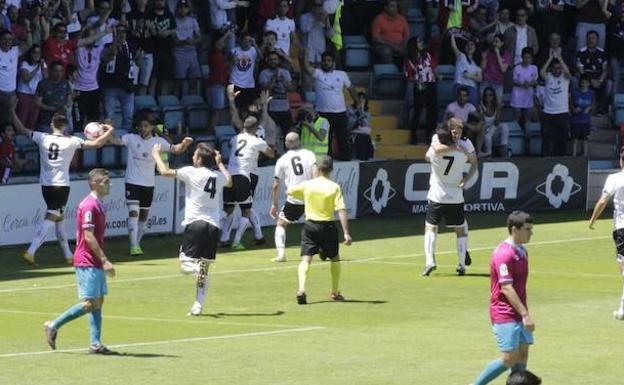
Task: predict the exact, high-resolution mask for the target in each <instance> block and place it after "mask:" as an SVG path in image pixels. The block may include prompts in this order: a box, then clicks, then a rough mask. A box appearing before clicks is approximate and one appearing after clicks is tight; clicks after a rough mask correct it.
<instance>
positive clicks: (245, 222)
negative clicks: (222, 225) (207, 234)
mask: <svg viewBox="0 0 624 385" xmlns="http://www.w3.org/2000/svg"><path fill="white" fill-rule="evenodd" d="M250 225H251V223H250V222H249V219H247V217H240V221H238V228H237V229H236V234H234V242H232V243H233V244H237V243H240V241H241V238H243V234H245V231H246V230H247V228H248V227H249V226H250Z"/></svg>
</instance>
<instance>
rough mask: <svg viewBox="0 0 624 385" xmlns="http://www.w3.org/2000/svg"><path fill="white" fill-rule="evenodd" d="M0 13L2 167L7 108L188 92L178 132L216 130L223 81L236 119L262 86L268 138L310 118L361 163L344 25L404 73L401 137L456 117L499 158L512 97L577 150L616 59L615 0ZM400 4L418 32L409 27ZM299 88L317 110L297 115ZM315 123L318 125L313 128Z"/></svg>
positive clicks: (193, 4) (20, 4)
mask: <svg viewBox="0 0 624 385" xmlns="http://www.w3.org/2000/svg"><path fill="white" fill-rule="evenodd" d="M0 8H1V9H2V14H1V17H0V30H1V32H0V111H2V113H0V127H2V129H1V130H0V132H1V133H2V143H4V144H3V145H0V155H3V156H0V158H2V159H0V162H2V163H0V168H2V167H4V169H6V168H7V167H13V168H14V169H15V170H14V172H16V171H19V170H18V169H19V167H18V166H19V163H20V162H19V159H18V158H19V156H13V158H11V159H13V160H11V161H9V160H8V159H9V158H8V155H7V154H6V152H8V150H7V149H6V148H5V149H4V150H3V148H4V147H8V146H9V144H8V143H7V142H11V141H12V139H10V137H11V135H12V134H11V133H10V132H9V131H11V130H10V128H9V126H10V124H11V115H12V114H10V113H4V112H5V111H10V110H11V109H16V112H17V116H18V117H19V119H20V120H21V122H22V123H23V124H24V125H25V126H26V127H27V128H29V129H34V130H40V131H49V130H50V127H49V123H50V118H51V116H52V114H54V113H55V112H62V113H63V114H65V115H66V116H68V117H70V119H69V120H70V122H71V127H70V129H71V130H74V131H76V132H80V131H81V128H82V127H83V126H84V125H85V124H86V123H87V122H90V121H104V120H110V121H114V120H115V119H116V118H117V117H116V115H117V116H120V118H119V119H118V120H119V121H118V122H116V126H117V127H116V128H117V129H118V130H122V131H121V132H129V131H132V130H133V125H134V117H135V116H136V115H137V113H138V111H134V109H135V96H143V95H151V96H153V97H154V98H155V100H161V98H162V97H163V96H169V95H174V96H175V97H177V100H179V101H181V100H182V98H183V96H185V95H201V100H202V101H203V102H205V103H206V104H207V106H208V108H209V110H210V114H209V119H208V120H207V121H206V122H205V127H204V128H203V130H201V132H191V134H198V135H214V134H215V130H214V129H215V127H217V126H218V125H220V124H221V122H223V121H224V120H225V121H227V119H228V118H229V116H230V115H231V114H230V113H228V111H227V110H228V109H230V108H231V106H230V104H229V103H228V95H227V92H226V89H227V87H228V85H230V84H233V85H234V92H235V100H234V101H235V108H236V109H238V110H239V111H242V112H243V113H244V114H246V113H248V110H249V108H251V110H256V111H260V110H261V109H263V108H264V107H265V106H262V105H261V101H260V100H259V99H258V98H259V96H260V91H262V90H268V91H269V93H270V99H269V100H267V101H266V103H268V106H266V107H268V114H269V116H270V119H269V123H267V125H268V126H269V127H263V128H264V129H265V130H266V131H267V133H266V134H267V135H268V137H270V138H274V139H272V140H271V144H272V145H274V146H276V147H277V148H281V146H280V144H281V141H283V137H284V136H285V134H286V133H287V132H288V131H290V130H297V131H300V130H301V129H302V127H303V126H306V127H307V126H309V127H311V128H310V132H312V133H313V135H311V138H312V139H311V140H313V141H315V143H313V145H315V146H325V148H327V151H328V152H329V153H330V154H331V155H333V156H334V157H336V158H337V159H339V160H348V159H352V158H354V157H357V158H358V159H369V158H371V157H372V156H373V153H372V151H373V148H372V144H371V137H370V133H371V127H370V114H369V113H368V110H367V104H368V97H369V96H368V95H366V94H365V93H361V94H358V93H357V91H356V89H355V88H354V87H353V85H352V82H351V80H350V79H349V76H348V75H347V73H346V72H343V71H341V70H340V69H344V63H343V61H344V58H343V54H344V47H343V45H344V44H343V36H345V35H363V36H365V37H366V39H367V41H368V43H369V44H370V55H371V57H372V58H373V60H372V62H373V63H375V64H389V65H393V64H394V65H395V66H396V67H397V69H399V70H400V71H402V72H403V73H404V74H405V87H404V88H405V96H404V99H405V108H404V112H403V122H402V126H403V127H402V128H406V129H410V130H411V132H412V135H411V141H412V143H413V144H417V143H423V144H426V143H428V141H429V139H430V136H431V134H432V132H433V130H434V129H435V127H436V125H437V124H439V123H440V122H444V121H445V120H447V119H448V118H449V117H450V116H454V117H458V118H460V119H461V120H462V121H463V122H464V123H465V126H466V133H467V135H468V136H469V137H470V138H471V139H472V140H473V142H474V143H475V146H476V149H477V151H478V154H479V155H480V156H507V155H508V150H507V140H508V136H509V127H507V125H506V124H505V122H504V121H503V119H502V115H503V112H504V109H505V108H513V111H514V117H513V118H514V119H513V120H515V121H518V122H519V124H520V127H521V128H522V129H523V130H524V131H525V134H526V135H525V138H528V137H529V135H528V134H527V132H528V129H529V127H531V126H532V125H534V124H535V123H537V122H539V123H540V127H541V135H542V138H543V146H542V149H543V150H542V153H543V155H564V154H566V153H567V144H568V141H569V139H570V138H572V139H574V140H575V146H574V152H575V154H576V153H579V154H586V153H587V137H588V135H589V133H590V116H591V115H592V114H594V115H595V114H602V115H605V114H609V113H612V110H613V102H614V95H615V94H616V93H617V91H618V89H619V87H620V74H621V68H622V66H623V65H624V7H623V2H622V0H440V1H426V0H420V1H418V0H416V1H415V0H409V1H405V0H384V1H380V0H345V1H339V0H256V1H247V0H210V1H207V2H206V1H200V0H0ZM414 13H416V14H418V15H420V16H422V19H421V20H422V22H421V23H422V24H423V25H424V27H425V28H421V29H420V31H421V32H422V33H420V34H418V35H416V34H415V33H414V32H413V31H414V29H413V28H411V27H412V25H411V23H412V22H411V21H410V20H411V19H410V18H409V17H408V14H409V15H413V14H414ZM410 17H411V16H410ZM442 66H446V67H449V66H454V67H453V68H454V74H451V75H450V76H452V78H453V79H452V81H453V84H454V87H453V96H452V99H454V101H452V102H451V103H449V104H446V103H445V104H444V105H442V106H440V105H439V103H440V100H438V99H439V97H438V96H439V94H440V93H439V90H438V89H437V87H438V83H439V82H440V81H443V80H444V79H443V77H444V76H449V74H446V73H444V74H443V73H442V72H443V71H441V70H440V69H441V68H442ZM446 80H449V79H446ZM449 92H450V91H449ZM347 93H349V94H350V96H351V97H350V98H345V94H347ZM309 95H314V98H313V99H314V100H307V101H308V102H312V103H314V106H315V108H314V112H315V113H314V114H303V115H301V114H299V113H298V110H299V109H300V108H301V107H302V106H305V105H304V104H303V103H304V99H310V97H307V96H309ZM402 96H403V95H401V97H402ZM349 99H351V100H352V101H353V102H351V100H349ZM305 110H306V108H303V109H302V111H305ZM441 111H443V114H440V112H441ZM305 117H311V118H313V119H319V118H322V119H325V120H326V121H327V122H323V123H318V122H316V120H313V121H311V122H309V123H310V124H303V123H304V122H307V120H306V119H304V118H305ZM325 124H328V126H329V128H328V129H327V135H317V133H320V134H322V133H323V130H319V129H318V128H319V127H320V125H325ZM315 125H316V128H315ZM166 128H167V129H169V130H170V131H176V130H177V132H178V133H181V130H182V128H181V127H166ZM570 135H571V136H570ZM316 142H318V143H316ZM527 146H528V143H527ZM3 152H4V153H3ZM527 152H528V151H527Z"/></svg>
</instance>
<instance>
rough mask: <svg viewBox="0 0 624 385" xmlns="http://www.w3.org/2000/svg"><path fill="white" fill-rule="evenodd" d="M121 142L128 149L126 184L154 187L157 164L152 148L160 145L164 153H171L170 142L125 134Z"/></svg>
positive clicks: (156, 137) (158, 138)
mask: <svg viewBox="0 0 624 385" xmlns="http://www.w3.org/2000/svg"><path fill="white" fill-rule="evenodd" d="M121 142H122V143H123V144H124V145H125V146H126V148H127V149H128V164H127V165H126V183H130V184H135V185H138V186H145V187H154V184H155V183H156V182H155V176H154V173H155V170H156V162H155V161H154V158H152V147H154V145H155V144H160V145H161V146H162V149H163V151H167V152H168V151H169V150H170V149H171V145H170V144H169V142H167V141H166V140H164V139H163V138H160V137H158V136H152V137H151V138H149V139H143V138H142V137H141V135H137V134H125V135H124V136H122V137H121Z"/></svg>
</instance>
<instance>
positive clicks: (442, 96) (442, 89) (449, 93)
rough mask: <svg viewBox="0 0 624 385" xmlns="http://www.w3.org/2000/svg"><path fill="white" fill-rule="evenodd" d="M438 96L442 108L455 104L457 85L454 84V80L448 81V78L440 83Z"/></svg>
mask: <svg viewBox="0 0 624 385" xmlns="http://www.w3.org/2000/svg"><path fill="white" fill-rule="evenodd" d="M436 94H437V100H438V106H439V107H441V108H446V106H447V105H448V104H449V103H451V102H453V101H454V100H455V84H454V83H453V78H450V80H447V78H446V77H444V78H442V80H440V81H438V86H437V87H436Z"/></svg>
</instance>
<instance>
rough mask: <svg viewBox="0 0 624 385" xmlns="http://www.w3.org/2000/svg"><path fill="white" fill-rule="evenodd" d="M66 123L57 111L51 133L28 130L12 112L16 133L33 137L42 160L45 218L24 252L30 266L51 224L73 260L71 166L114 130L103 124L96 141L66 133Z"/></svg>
mask: <svg viewBox="0 0 624 385" xmlns="http://www.w3.org/2000/svg"><path fill="white" fill-rule="evenodd" d="M67 124H68V121H67V118H66V117H65V116H63V115H61V114H54V116H53V117H52V121H51V123H50V128H51V130H52V133H51V134H47V133H43V132H39V131H32V130H29V129H27V128H26V127H24V125H23V124H22V122H21V121H20V120H19V119H18V117H17V116H16V115H15V113H14V114H13V125H14V126H15V130H16V131H17V133H18V134H22V135H26V136H28V137H30V138H31V139H32V141H33V142H35V143H36V144H37V146H38V147H39V159H40V162H41V166H40V174H39V181H40V183H41V193H42V195H43V200H44V201H45V203H46V206H47V211H46V215H45V218H44V219H43V221H41V222H40V223H39V224H38V225H37V228H36V230H35V235H34V236H33V240H32V242H31V244H30V246H29V247H28V250H27V251H26V252H25V253H24V254H23V255H22V258H24V261H26V263H28V264H29V265H30V266H37V263H36V262H35V253H36V251H37V249H39V247H40V246H41V245H42V244H43V242H44V241H45V239H46V238H47V236H48V232H49V231H50V230H51V229H52V227H54V228H55V230H56V239H57V241H58V243H59V245H60V246H61V249H63V254H64V257H65V260H66V261H67V264H69V265H71V264H72V263H73V253H72V251H71V250H70V248H69V243H68V242H67V230H66V229H65V218H64V215H63V214H64V211H65V205H66V204H67V200H68V198H69V186H70V183H69V182H70V181H69V166H70V164H71V161H72V159H73V158H74V153H75V152H76V150H79V149H83V150H86V149H92V148H100V147H102V146H103V145H104V144H105V143H106V142H107V141H108V140H109V138H110V136H111V135H112V133H113V127H111V126H109V125H106V124H103V125H102V127H103V128H104V131H105V132H104V134H103V135H101V136H100V137H99V138H97V139H96V140H84V139H81V138H79V137H77V136H69V135H65V130H66V129H67Z"/></svg>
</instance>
